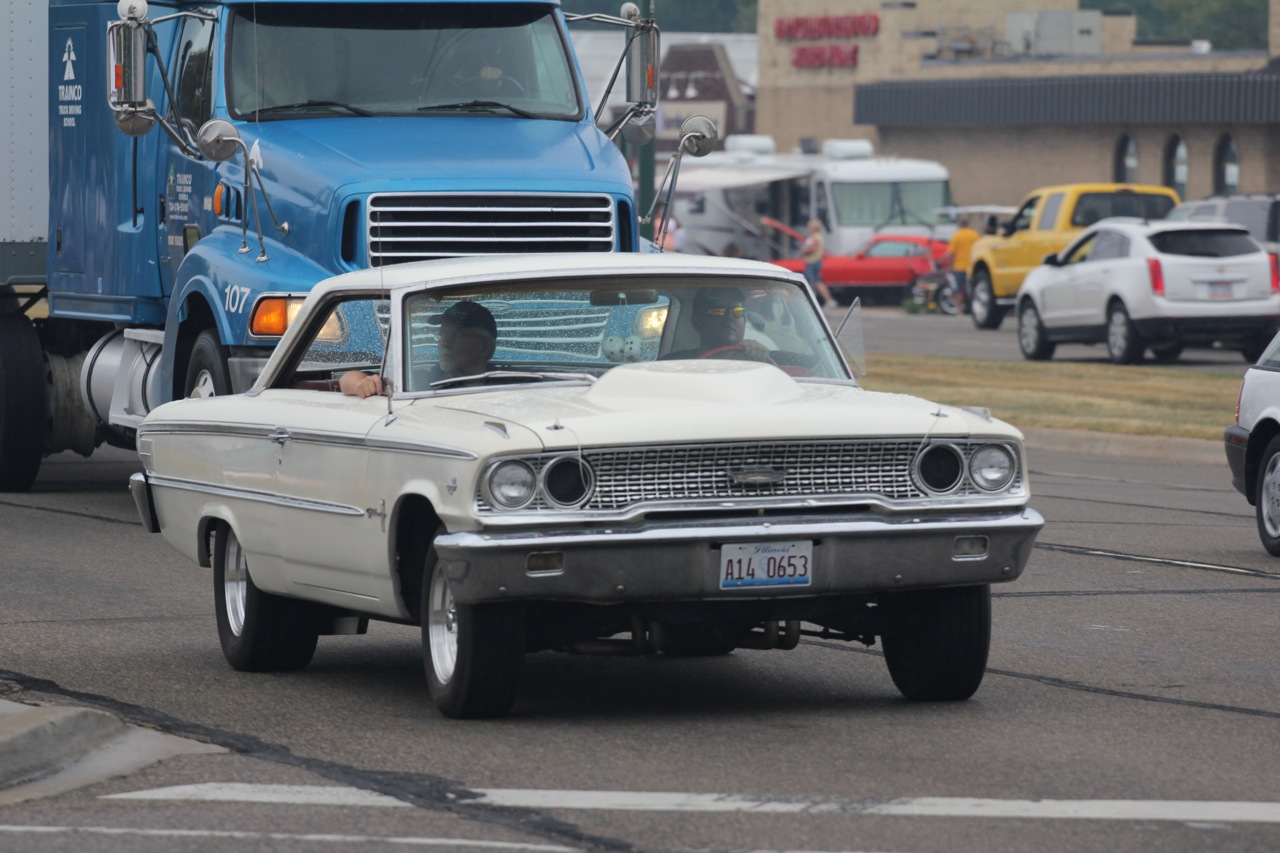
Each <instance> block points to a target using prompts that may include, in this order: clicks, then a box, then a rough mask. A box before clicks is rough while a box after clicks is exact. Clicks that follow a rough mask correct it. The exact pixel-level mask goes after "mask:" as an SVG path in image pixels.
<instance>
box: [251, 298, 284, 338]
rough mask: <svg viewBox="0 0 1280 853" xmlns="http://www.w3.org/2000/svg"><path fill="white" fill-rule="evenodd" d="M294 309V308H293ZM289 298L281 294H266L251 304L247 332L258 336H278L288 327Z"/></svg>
mask: <svg viewBox="0 0 1280 853" xmlns="http://www.w3.org/2000/svg"><path fill="white" fill-rule="evenodd" d="M295 310H296V309H295ZM291 313H293V312H291V311H290V310H289V300H288V299H287V298H285V297H283V296H267V297H264V298H262V299H259V300H258V304H257V305H255V306H253V319H251V320H250V321H249V332H250V333H251V334H253V335H254V336H256V337H259V338H278V337H280V336H281V335H283V334H284V330H285V329H287V328H289V320H290V314H291Z"/></svg>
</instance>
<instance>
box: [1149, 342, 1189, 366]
mask: <svg viewBox="0 0 1280 853" xmlns="http://www.w3.org/2000/svg"><path fill="white" fill-rule="evenodd" d="M1181 355H1182V344H1180V343H1179V344H1165V345H1164V346H1159V347H1152V348H1151V357H1152V358H1154V359H1155V360H1156V361H1158V362H1159V363H1160V364H1173V363H1174V362H1175V361H1177V360H1178V357H1179V356H1181Z"/></svg>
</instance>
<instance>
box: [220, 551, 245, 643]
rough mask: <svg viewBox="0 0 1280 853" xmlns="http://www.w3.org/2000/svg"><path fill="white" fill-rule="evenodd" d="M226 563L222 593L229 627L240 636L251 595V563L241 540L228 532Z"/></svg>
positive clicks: (223, 569)
mask: <svg viewBox="0 0 1280 853" xmlns="http://www.w3.org/2000/svg"><path fill="white" fill-rule="evenodd" d="M228 535H229V538H228V540H227V549H226V556H225V557H224V558H223V559H224V560H225V565H224V566H223V568H222V571H223V575H222V577H223V582H222V594H223V597H224V599H225V600H226V603H227V627H229V628H230V629H231V633H232V634H235V635H236V636H237V637H239V636H240V635H241V634H243V633H244V613H245V600H246V599H247V598H248V595H249V563H248V561H247V560H245V557H244V551H243V550H241V548H240V540H239V539H237V538H236V535H235V534H234V533H231V534H228Z"/></svg>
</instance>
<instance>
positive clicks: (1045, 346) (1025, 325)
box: [1018, 299, 1057, 361]
mask: <svg viewBox="0 0 1280 853" xmlns="http://www.w3.org/2000/svg"><path fill="white" fill-rule="evenodd" d="M1018 349H1020V350H1022V357H1023V358H1025V359H1028V360H1029V361H1046V360H1048V359H1051V358H1053V351H1054V350H1055V349H1057V344H1054V343H1052V342H1051V341H1050V340H1049V337H1048V335H1047V334H1046V333H1045V330H1044V323H1043V322H1041V320H1040V312H1039V311H1037V310H1036V306H1035V304H1034V303H1032V302H1031V300H1030V299H1028V300H1027V301H1026V302H1024V303H1022V308H1020V309H1019V310H1018Z"/></svg>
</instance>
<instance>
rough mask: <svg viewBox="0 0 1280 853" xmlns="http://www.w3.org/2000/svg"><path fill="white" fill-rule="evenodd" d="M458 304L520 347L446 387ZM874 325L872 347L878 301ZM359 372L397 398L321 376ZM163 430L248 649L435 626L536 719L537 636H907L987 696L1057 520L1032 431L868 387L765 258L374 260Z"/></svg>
mask: <svg viewBox="0 0 1280 853" xmlns="http://www.w3.org/2000/svg"><path fill="white" fill-rule="evenodd" d="M464 304H467V305H470V306H471V307H469V308H466V309H465V310H464V309H462V308H459V307H458V306H461V305H464ZM851 312H852V313H855V314H856V309H851ZM455 315H456V316H462V315H466V316H468V317H471V318H472V319H473V320H475V322H476V324H477V325H476V327H475V328H473V329H470V330H469V331H470V332H474V333H476V334H479V333H482V332H483V333H489V332H496V335H497V338H496V345H495V346H494V348H493V349H492V352H491V354H490V355H489V356H488V358H489V360H488V363H487V364H486V365H485V366H484V369H483V370H481V371H480V372H479V373H478V374H473V375H466V376H443V377H442V376H441V368H442V367H444V366H445V365H444V359H443V358H442V348H441V342H442V340H444V338H443V337H442V336H443V330H444V329H445V328H446V327H449V326H450V323H452V322H453V321H451V320H450V319H449V318H450V317H453V316H455ZM486 316H489V317H491V318H492V319H491V320H486V319H484V318H485V317H486ZM490 324H492V325H490ZM843 328H844V329H846V330H852V331H853V332H854V334H852V335H851V336H850V337H849V338H848V340H849V341H853V340H857V339H858V338H860V332H858V331H857V318H856V316H850V317H847V318H846V322H845V323H844V326H843ZM726 329H728V330H729V332H730V334H727V337H726V334H724V333H725V330H726ZM455 333H456V332H455ZM451 334H453V333H451ZM735 337H736V338H738V341H737V342H736V343H735V342H733V341H732V340H730V339H732V338H735ZM490 340H492V338H490ZM480 343H483V341H481V342H480ZM482 355H483V354H482ZM695 356H700V357H695ZM856 361H860V359H855V362H856ZM353 369H356V370H363V371H371V372H373V373H376V374H378V375H379V376H380V377H381V381H382V383H383V385H384V387H386V388H390V389H391V393H390V396H374V397H369V398H367V399H361V398H359V397H354V396H344V395H342V394H339V393H334V392H333V391H329V390H318V389H325V388H330V387H332V384H333V380H334V378H335V377H341V376H348V375H349V374H348V371H351V370H353ZM137 439H138V450H139V455H140V457H141V459H142V462H143V465H144V467H145V470H144V471H142V472H139V473H138V474H135V475H134V477H133V478H132V480H131V489H132V492H133V495H134V498H135V500H136V501H137V503H138V509H139V514H140V516H141V518H142V520H143V523H144V524H145V525H146V526H147V528H148V529H149V530H151V531H153V532H155V531H159V532H161V533H163V535H164V538H165V539H166V540H167V541H168V542H170V543H171V544H172V545H173V546H174V547H176V548H177V549H178V550H179V551H181V552H182V553H183V554H185V555H187V556H188V557H190V558H191V559H192V560H194V561H197V562H198V563H199V564H200V565H202V566H206V567H211V568H212V570H213V578H214V587H215V590H214V593H215V594H214V605H215V612H216V617H217V624H218V633H219V638H220V641H221V644H222V649H223V652H224V655H225V656H226V658H227V660H228V661H229V663H230V664H231V665H232V666H233V667H235V668H236V669H239V670H247V671H254V670H295V669H300V668H302V667H304V666H306V665H307V663H308V662H309V661H310V659H311V657H312V655H313V653H314V651H315V648H316V642H317V636H318V635H321V634H328V633H334V632H349V633H351V632H356V633H358V632H362V631H363V628H364V626H365V625H367V620H369V619H378V620H385V621H388V622H395V623H401V624H406V625H417V626H420V627H421V634H422V643H423V658H424V663H425V670H426V675H427V681H428V685H429V689H430V693H431V696H432V697H433V699H434V701H435V703H436V705H437V706H438V707H439V709H440V710H441V711H442V712H443V713H444V714H446V715H448V716H452V717H481V716H495V715H500V714H503V713H505V712H506V711H507V710H508V709H509V707H510V706H511V704H512V703H513V701H514V699H515V696H516V685H517V679H518V675H519V672H520V667H521V660H522V659H523V657H524V656H525V654H526V653H528V652H533V651H539V650H544V649H552V650H560V651H567V652H575V653H605V654H620V653H621V654H653V653H666V654H677V655H680V654H723V653H727V652H729V651H731V650H732V649H734V648H753V649H768V648H779V649H788V648H794V647H795V646H796V644H797V643H798V642H799V638H800V637H801V636H803V635H810V634H813V635H817V634H820V635H821V636H824V637H830V638H835V639H843V640H848V641H856V642H861V643H865V644H868V645H870V644H872V643H874V642H875V640H876V638H879V639H880V640H881V642H882V644H883V648H884V655H885V660H886V663H887V664H888V667H889V672H890V675H891V676H892V678H893V680H894V683H895V684H896V685H897V686H898V688H899V690H900V691H901V692H902V693H903V695H905V696H907V697H908V698H912V699H932V700H939V699H941V700H959V699H964V698H967V697H968V696H970V695H971V694H972V693H973V692H974V691H975V690H976V689H977V688H978V685H979V683H980V682H981V679H982V674H983V672H984V670H985V665H986V659H987V648H988V640H989V633H990V624H991V611H990V588H989V585H990V584H993V583H1002V582H1006V581H1011V580H1014V579H1015V578H1017V577H1018V576H1019V575H1020V574H1021V572H1022V570H1023V568H1024V566H1025V565H1026V563H1027V559H1028V557H1029V555H1030V552H1031V546H1032V543H1033V541H1034V539H1035V537H1036V534H1037V533H1038V531H1039V530H1040V528H1041V527H1042V525H1043V519H1042V518H1041V517H1040V515H1039V514H1038V513H1036V512H1035V510H1033V509H1031V508H1030V507H1029V506H1028V500H1029V495H1030V489H1029V486H1028V481H1027V467H1026V460H1025V454H1024V451H1023V443H1022V437H1021V434H1020V433H1019V432H1018V431H1017V430H1016V429H1014V428H1013V427H1012V426H1010V425H1008V424H1006V423H1004V422H1002V421H1000V420H997V419H994V418H992V417H991V416H990V415H989V414H988V413H987V412H986V411H985V410H981V409H965V408H956V407H952V406H941V405H938V404H936V403H931V402H928V401H925V400H921V399H918V398H914V397H908V396H904V395H899V394H888V393H875V392H870V391H866V390H863V389H862V388H860V387H859V386H858V384H857V381H856V378H855V375H854V372H853V371H852V370H851V368H850V367H849V366H848V364H847V363H846V360H845V357H844V355H843V354H842V352H841V348H840V345H839V343H838V342H837V340H836V338H835V337H834V336H833V335H832V333H831V332H830V330H829V328H828V327H827V325H826V321H825V320H824V318H823V316H822V313H821V311H820V310H819V307H818V305H817V304H816V303H815V301H814V299H813V296H812V294H811V293H810V292H809V290H808V288H807V287H806V286H805V283H804V281H803V279H802V278H801V277H799V276H797V275H795V274H793V273H790V272H787V271H786V270H783V269H781V268H779V267H777V266H774V265H771V264H765V263H757V262H753V261H737V260H725V259H721V258H710V257H705V258H704V257H694V256H689V255H645V256H636V255H613V254H608V255H588V254H577V255H536V256H527V257H526V256H516V255H510V256H494V257H477V258H467V259H452V260H439V261H430V262H424V263H418V264H402V265H396V266H389V267H384V268H378V269H369V270H362V271H359V272H353V273H348V274H346V275H342V276H338V277H336V278H333V279H329V280H327V281H325V282H322V283H320V284H319V285H317V286H316V288H315V289H314V290H313V291H312V292H311V293H310V294H309V295H308V296H307V298H306V300H305V302H304V303H303V305H302V307H301V309H300V311H299V313H298V315H297V318H296V320H295V321H294V322H293V324H292V325H291V326H290V328H289V329H288V331H287V332H286V333H285V335H284V336H283V338H282V339H281V343H280V345H279V346H278V348H277V349H276V350H275V351H274V353H273V354H272V356H271V358H270V360H269V361H268V363H267V365H266V367H265V369H264V372H263V373H262V375H261V376H260V377H259V378H258V379H257V381H256V382H255V384H254V385H253V387H252V388H251V389H250V390H249V391H248V392H246V393H245V394H243V395H237V396H227V397H209V398H204V399H186V400H179V401H175V402H172V403H169V404H166V405H164V406H161V407H159V408H157V409H156V410H155V411H153V412H152V413H151V414H150V415H148V416H147V418H146V420H145V421H144V422H143V423H142V425H141V427H140V428H139V432H138V437H137ZM819 626H820V627H819ZM624 635H625V636H624Z"/></svg>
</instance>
